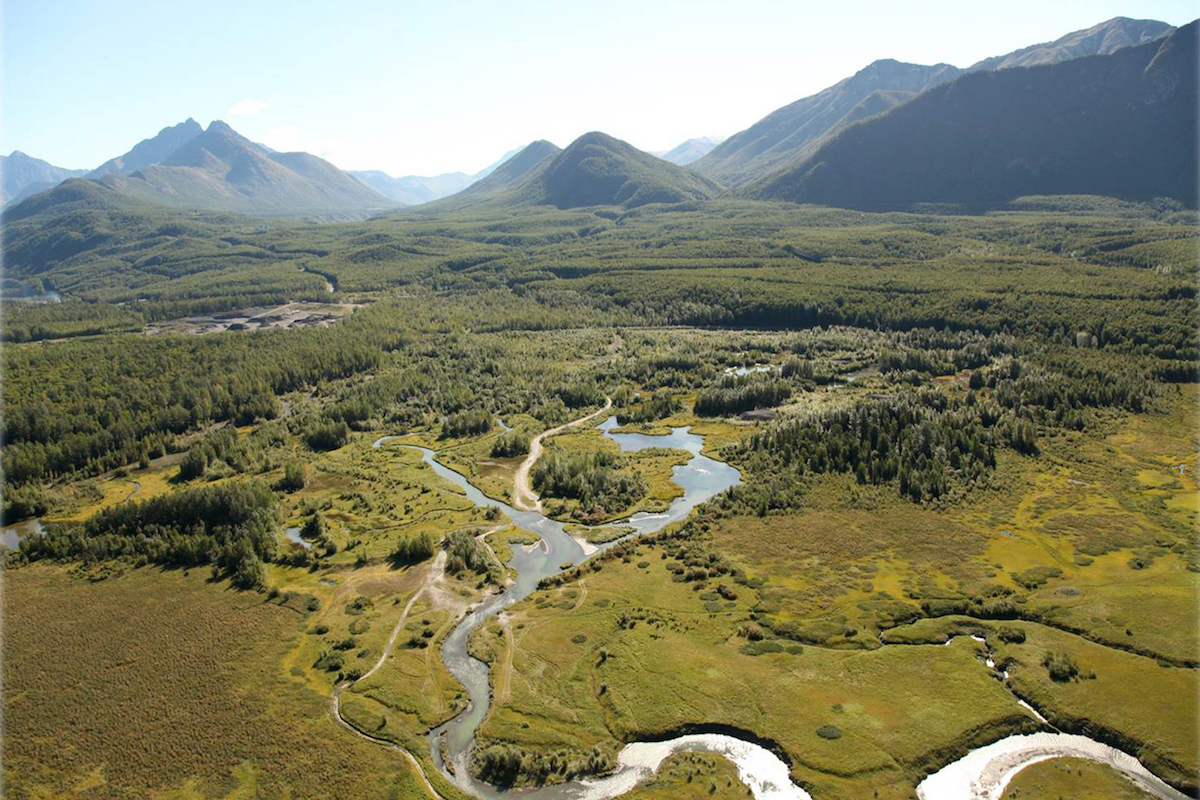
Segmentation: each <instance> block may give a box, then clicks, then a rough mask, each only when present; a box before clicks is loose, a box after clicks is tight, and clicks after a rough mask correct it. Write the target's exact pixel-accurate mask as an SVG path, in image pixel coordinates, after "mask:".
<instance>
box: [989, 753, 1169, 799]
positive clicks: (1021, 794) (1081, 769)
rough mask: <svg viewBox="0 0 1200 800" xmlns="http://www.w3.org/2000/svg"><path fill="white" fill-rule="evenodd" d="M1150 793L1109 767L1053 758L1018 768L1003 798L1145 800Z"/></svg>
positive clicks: (1088, 762)
mask: <svg viewBox="0 0 1200 800" xmlns="http://www.w3.org/2000/svg"><path fill="white" fill-rule="evenodd" d="M1149 796H1150V795H1148V794H1146V793H1145V792H1143V791H1142V790H1141V789H1139V788H1137V787H1136V786H1135V785H1134V784H1133V782H1132V781H1130V780H1129V779H1128V778H1126V777H1125V776H1124V775H1122V774H1121V773H1119V772H1117V771H1116V770H1115V769H1113V768H1112V767H1109V766H1106V765H1104V764H1097V763H1095V762H1092V761H1085V760H1084V759H1082V758H1052V759H1050V760H1049V761H1041V762H1038V763H1037V764H1031V765H1030V766H1028V767H1025V769H1023V770H1021V771H1020V772H1018V773H1017V774H1016V775H1015V776H1014V777H1013V779H1012V781H1010V782H1009V784H1008V788H1006V789H1005V790H1004V795H1003V800H1061V799H1062V798H1067V797H1069V798H1071V800H1146V798H1148V797H1149Z"/></svg>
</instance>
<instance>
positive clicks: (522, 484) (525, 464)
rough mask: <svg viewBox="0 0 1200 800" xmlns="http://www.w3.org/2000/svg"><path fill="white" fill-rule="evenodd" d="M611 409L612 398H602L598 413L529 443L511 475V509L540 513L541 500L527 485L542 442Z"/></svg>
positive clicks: (556, 429)
mask: <svg viewBox="0 0 1200 800" xmlns="http://www.w3.org/2000/svg"><path fill="white" fill-rule="evenodd" d="M610 408H612V398H611V397H605V398H604V407H603V408H601V409H600V410H599V411H593V412H592V413H591V414H588V415H587V416H586V417H580V418H579V419H577V420H573V421H571V422H564V423H563V424H562V425H559V426H558V427H557V428H551V429H550V430H547V431H542V432H541V433H539V434H538V435H537V436H535V437H533V440H532V441H530V442H529V455H527V456H525V460H524V461H522V462H521V465H520V466H519V467H517V471H516V472H515V473H514V474H513V503H512V504H513V508H516V509H517V510H519V511H541V510H542V501H541V498H539V497H538V496H537V494H536V493H534V491H533V488H532V487H531V486H530V485H529V471H530V470H531V469H533V465H534V464H536V463H537V460H538V458H540V457H541V455H542V440H543V439H545V438H547V437H549V436H556V435H558V434H560V433H562V432H563V431H565V430H567V429H568V428H574V427H575V426H576V425H582V424H583V423H585V422H587V421H588V420H590V419H595V418H596V417H598V416H600V415H601V414H603V413H605V412H606V411H608V410H609V409H610Z"/></svg>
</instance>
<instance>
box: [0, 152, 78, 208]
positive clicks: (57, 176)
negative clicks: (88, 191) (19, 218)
mask: <svg viewBox="0 0 1200 800" xmlns="http://www.w3.org/2000/svg"><path fill="white" fill-rule="evenodd" d="M85 174H87V170H86V169H63V168H62V167H56V166H54V165H53V164H50V163H48V162H45V161H42V160H41V159H40V158H34V157H32V156H27V155H25V154H24V153H22V152H21V151H20V150H13V151H12V152H11V153H9V154H8V155H6V156H0V205H2V204H5V203H18V202H20V201H21V200H24V199H25V198H26V197H29V196H30V195H33V194H37V193H38V192H44V191H46V190H47V189H50V188H53V187H54V186H57V185H58V184H60V183H62V182H63V181H65V180H66V179H67V178H78V177H79V176H81V175H85Z"/></svg>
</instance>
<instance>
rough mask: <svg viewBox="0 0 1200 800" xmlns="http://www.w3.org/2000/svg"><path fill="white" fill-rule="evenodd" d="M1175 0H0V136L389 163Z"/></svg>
mask: <svg viewBox="0 0 1200 800" xmlns="http://www.w3.org/2000/svg"><path fill="white" fill-rule="evenodd" d="M1196 15H1197V6H1196V4H1195V2H1194V0H1187V1H1186V2H1184V1H1182V0H1138V2H1133V0H1124V2H1109V0H1086V1H1083V0H1081V1H1078V2H1077V1H1076V0H1006V2H1004V3H1002V4H1001V3H987V4H984V3H967V2H962V0H945V1H941V0H939V1H938V2H923V3H919V4H918V3H904V2H896V1H895V0H889V2H856V1H855V0H837V2H823V3H813V2H798V1H795V0H793V2H784V1H782V0H733V1H728V2H706V1H705V0H691V2H680V1H676V0H663V1H661V2H660V1H658V0H634V1H632V2H629V1H627V0H604V2H595V1H594V0H593V2H573V1H568V0H560V1H559V2H542V1H540V0H537V1H533V0H531V1H528V2H527V1H526V0H504V2H499V1H498V0H489V1H486V2H482V1H481V2H475V1H474V0H472V1H469V2H468V1H466V0H464V1H463V2H455V0H440V2H425V1H424V0H391V1H390V2H386V1H384V0H362V1H358V0H341V1H340V2H339V1H338V0H324V1H323V2H316V1H315V0H288V2H267V1H266V0H249V1H248V2H247V0H239V1H238V2H230V1H229V0H203V2H188V3H184V2H171V1H170V0H168V1H167V2H147V1H146V0H143V1H142V2H132V1H131V0H90V1H89V2H85V1H84V0H0V70H2V72H0V151H3V152H4V153H8V152H10V151H11V150H14V149H18V150H22V151H24V152H26V153H28V154H29V155H32V156H36V157H38V158H42V159H45V160H47V161H49V162H51V163H53V164H56V165H58V166H62V167H70V168H91V167H95V166H98V165H99V164H101V163H102V162H104V161H106V160H107V159H109V158H112V157H114V156H117V155H120V154H121V153H124V152H125V151H127V150H128V149H129V148H130V147H132V146H133V145H134V144H135V143H137V142H138V141H140V140H142V139H144V138H147V137H150V136H153V135H154V134H155V133H157V132H158V131H159V130H160V129H162V128H163V127H166V126H168V125H173V124H175V123H178V122H181V121H183V120H185V119H187V118H188V117H193V118H195V119H196V120H197V121H198V122H200V124H202V125H208V123H209V122H210V121H212V120H214V119H223V120H225V121H226V122H228V123H229V124H230V125H232V126H233V127H234V128H235V129H236V130H238V131H239V132H240V133H242V134H243V135H245V136H247V137H249V138H250V139H253V140H255V141H258V142H261V143H263V144H266V145H268V146H270V147H273V148H275V149H276V150H305V151H308V152H311V153H315V154H317V155H319V156H321V157H323V158H326V159H328V160H330V161H332V162H333V163H334V164H336V165H337V166H339V167H341V168H343V169H381V170H384V171H385V172H388V173H390V174H392V175H407V174H418V175H434V174H438V173H442V172H453V171H460V170H461V171H464V172H475V171H477V170H479V169H482V168H483V167H485V166H487V165H488V164H490V163H492V162H494V161H495V160H496V159H498V158H499V157H500V156H501V154H503V153H504V152H506V151H508V150H511V149H513V148H515V147H519V146H522V145H524V144H527V143H528V142H530V141H533V140H535V139H549V140H550V141H552V142H554V143H555V144H558V145H559V146H565V145H567V144H569V143H570V142H571V141H572V140H573V139H575V138H576V137H577V136H579V135H581V134H583V133H586V132H587V131H591V130H603V131H604V132H606V133H609V134H612V135H613V136H616V137H618V138H621V139H625V140H626V141H628V142H630V143H631V144H633V145H635V146H637V147H640V148H642V149H645V150H667V149H670V148H671V147H674V146H675V145H677V144H679V143H680V142H682V141H684V140H685V139H688V138H690V137H693V136H710V135H722V136H723V135H729V134H731V133H735V132H737V131H739V130H742V129H744V128H746V127H748V126H749V125H751V124H752V123H754V122H755V121H756V120H758V119H760V118H762V117H763V116H765V115H766V114H767V113H769V112H770V111H772V110H774V109H776V108H778V107H780V106H782V105H786V104H787V103H790V102H792V101H794V100H797V99H799V98H801V97H805V96H807V95H810V94H814V93H815V92H818V91H820V90H821V89H823V88H825V87H827V86H830V85H832V84H834V83H836V82H837V81H839V80H841V79H842V78H845V77H847V76H849V75H852V74H853V73H854V72H856V71H857V70H859V69H861V68H862V67H864V66H866V65H867V64H869V63H870V62H871V61H873V60H875V59H877V58H895V59H899V60H902V61H910V62H915V63H924V64H932V63H938V62H945V63H949V64H954V65H955V66H959V67H965V66H968V65H970V64H972V63H974V62H975V61H978V60H980V59H982V58H985V57H987V56H992V55H998V54H1001V53H1007V52H1010V51H1012V50H1016V49H1018V48H1020V47H1024V46H1026V45H1030V44H1034V43H1038V42H1044V41H1050V40H1053V39H1056V38H1058V37H1059V36H1061V35H1063V34H1064V33H1067V32H1069V31H1073V30H1078V29H1081V28H1087V27H1090V26H1091V25H1094V24H1095V23H1097V22H1101V21H1103V20H1106V19H1109V18H1111V17H1115V16H1128V17H1136V18H1142V19H1159V20H1163V21H1165V22H1168V23H1171V24H1172V25H1181V24H1184V23H1186V22H1189V21H1191V20H1192V19H1193V18H1194V17H1195V16H1196Z"/></svg>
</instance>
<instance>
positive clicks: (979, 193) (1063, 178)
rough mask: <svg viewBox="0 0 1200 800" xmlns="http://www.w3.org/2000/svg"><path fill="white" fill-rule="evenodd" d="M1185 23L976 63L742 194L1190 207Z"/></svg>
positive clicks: (855, 203)
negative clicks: (1052, 197) (1082, 53)
mask: <svg viewBox="0 0 1200 800" xmlns="http://www.w3.org/2000/svg"><path fill="white" fill-rule="evenodd" d="M1196 30H1197V23H1195V22H1193V23H1191V24H1189V25H1186V26H1184V27H1182V28H1180V29H1178V30H1176V31H1175V32H1173V33H1172V34H1171V35H1170V36H1169V37H1167V38H1166V39H1165V40H1163V41H1161V42H1158V41H1155V42H1151V43H1149V44H1144V45H1140V46H1138V47H1132V48H1126V49H1123V50H1119V51H1117V52H1116V53H1113V54H1111V55H1105V56H1092V57H1089V58H1081V59H1075V60H1071V61H1065V62H1062V63H1058V64H1051V65H1046V66H1040V67H1031V68H1028V69H1019V70H999V71H994V72H991V71H988V72H978V73H974V74H970V75H965V76H963V77H962V78H960V79H958V80H956V81H954V82H952V83H950V84H947V85H944V86H940V87H938V88H936V89H932V90H930V91H928V92H926V93H925V94H923V95H921V96H920V97H918V98H916V99H915V100H913V101H912V102H910V103H907V104H905V105H903V106H900V107H899V108H896V109H894V110H892V111H891V112H890V113H888V114H885V115H883V116H880V117H877V118H875V119H872V120H869V121H866V122H864V123H862V124H860V125H856V126H853V127H851V128H849V129H847V130H845V131H843V132H842V133H841V134H840V135H839V136H837V137H836V138H835V139H833V140H832V141H830V142H828V143H827V144H825V145H824V146H823V147H822V148H821V149H820V150H819V151H818V152H817V153H816V154H814V155H813V156H812V157H811V158H810V159H809V160H807V161H805V162H803V163H801V164H798V165H795V166H792V167H788V168H785V169H783V170H781V171H779V172H777V173H775V174H773V175H770V176H768V177H767V178H765V179H763V180H762V181H760V182H758V183H756V184H754V185H752V186H750V187H747V190H746V194H747V195H748V196H752V197H757V198H762V199H775V200H789V201H792V202H798V203H817V204H823V205H834V206H841V207H848V208H864V209H866V208H900V207H905V206H909V205H912V204H914V203H968V204H970V203H995V202H1001V201H1004V200H1007V199H1010V198H1014V197H1017V196H1020V195H1030V194H1096V195H1108V196H1113V197H1124V198H1151V197H1169V198H1173V199H1175V200H1178V201H1180V202H1183V203H1186V204H1188V205H1191V206H1194V205H1195V204H1196V180H1195V179H1196V167H1197V163H1196V150H1195V142H1196V135H1197V123H1196V89H1197V83H1196V79H1197V75H1196Z"/></svg>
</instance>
